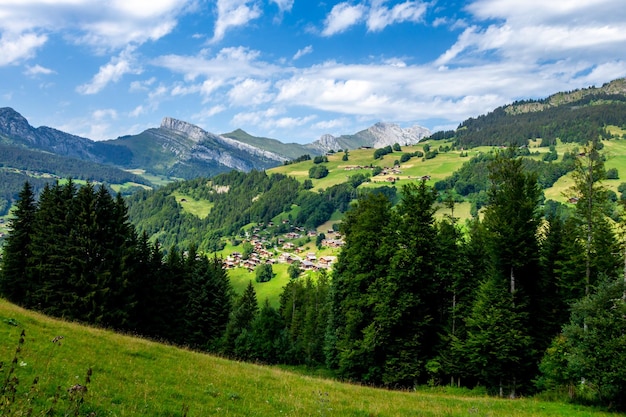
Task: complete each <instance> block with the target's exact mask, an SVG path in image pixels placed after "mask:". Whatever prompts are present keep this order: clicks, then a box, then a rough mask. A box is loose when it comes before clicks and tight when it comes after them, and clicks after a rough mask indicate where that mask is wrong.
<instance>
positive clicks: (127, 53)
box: [76, 47, 141, 94]
mask: <svg viewBox="0 0 626 417" xmlns="http://www.w3.org/2000/svg"><path fill="white" fill-rule="evenodd" d="M132 49H133V48H130V47H129V48H127V49H126V50H124V51H123V52H122V53H121V54H120V55H119V56H117V57H113V58H111V60H110V61H109V63H108V64H106V65H103V66H101V67H100V70H99V71H98V73H97V74H96V75H94V76H93V78H92V79H91V82H89V83H86V84H82V85H80V86H78V87H77V88H76V91H77V92H79V93H80V94H96V93H99V92H100V91H102V89H104V88H105V87H106V86H107V85H108V84H109V83H112V82H113V83H115V82H118V81H119V80H120V78H122V76H124V75H125V74H140V73H141V68H139V67H138V66H137V65H136V64H135V62H134V58H133V56H132V52H133V50H132Z"/></svg>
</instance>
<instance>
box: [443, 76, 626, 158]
mask: <svg viewBox="0 0 626 417" xmlns="http://www.w3.org/2000/svg"><path fill="white" fill-rule="evenodd" d="M608 125H612V126H620V127H621V126H625V125H626V80H625V79H619V80H615V81H613V82H611V83H607V84H605V85H604V86H602V87H599V88H593V87H592V88H588V89H582V90H576V91H573V92H568V93H557V94H554V95H552V96H550V97H548V98H546V99H543V100H527V101H520V102H515V103H513V104H510V105H506V106H501V107H498V108H497V109H495V110H493V111H492V112H490V113H488V114H486V115H481V116H478V117H476V118H470V119H468V120H466V121H464V122H462V123H461V124H460V125H459V127H458V128H457V129H456V130H454V131H448V132H436V133H434V134H433V135H432V136H431V137H432V138H453V137H454V138H455V139H456V142H457V144H458V145H459V146H464V147H475V146H485V145H489V146H500V145H506V146H525V145H527V143H528V140H533V139H541V140H542V144H543V146H548V145H554V144H556V141H557V139H559V140H561V141H563V142H576V143H585V142H587V141H588V140H590V139H591V138H593V137H598V136H600V137H603V138H609V137H611V134H610V133H609V132H608V131H606V129H605V128H606V126H608Z"/></svg>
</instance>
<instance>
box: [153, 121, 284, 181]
mask: <svg viewBox="0 0 626 417" xmlns="http://www.w3.org/2000/svg"><path fill="white" fill-rule="evenodd" d="M161 129H166V130H170V131H173V132H176V133H177V134H182V135H184V136H186V137H187V138H189V139H191V140H192V141H193V142H195V143H196V145H195V146H194V147H193V149H192V154H193V153H194V150H195V151H196V153H198V155H194V156H193V157H194V158H198V159H212V160H215V161H217V162H219V163H221V164H223V165H226V166H228V167H229V168H233V169H241V168H239V167H242V166H248V165H250V164H246V163H244V162H245V161H239V160H238V159H241V158H236V157H234V156H233V155H231V154H229V149H230V150H237V151H240V152H243V153H244V154H249V155H252V156H254V157H257V158H261V159H265V160H267V161H274V162H276V164H279V163H282V162H284V161H286V160H287V158H285V157H284V156H281V155H278V154H277V153H274V152H269V151H266V150H264V149H261V148H257V147H256V146H252V145H249V144H247V143H243V142H240V141H238V140H235V139H231V138H227V137H224V136H220V135H216V134H214V133H210V132H207V131H205V130H203V129H202V128H200V127H198V126H196V125H192V124H191V123H187V122H184V121H182V120H177V119H173V118H171V117H165V118H163V120H162V122H161ZM207 143H208V144H215V143H217V144H219V145H221V146H220V147H221V148H222V149H221V152H218V150H217V149H206V148H207ZM203 148H205V149H203ZM252 165H254V164H252ZM253 167H254V166H253ZM250 169H251V168H248V169H243V170H245V171H249V170H250Z"/></svg>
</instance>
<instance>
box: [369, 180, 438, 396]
mask: <svg viewBox="0 0 626 417" xmlns="http://www.w3.org/2000/svg"><path fill="white" fill-rule="evenodd" d="M436 199H437V192H436V191H435V190H434V189H433V188H431V187H428V186H427V185H426V182H425V181H422V182H420V183H419V185H415V184H410V185H408V186H404V187H403V189H402V200H401V202H400V204H399V205H398V207H397V211H398V215H399V217H398V223H397V224H396V225H394V226H395V228H394V230H396V231H397V232H396V233H394V235H395V236H397V237H396V238H395V239H393V240H395V242H392V243H391V242H390V244H389V245H388V248H389V250H390V256H391V264H390V267H389V271H388V273H387V274H386V276H383V277H381V278H380V279H379V280H378V281H377V282H376V284H375V285H374V287H373V290H372V291H371V292H372V297H374V298H375V299H376V304H375V319H374V323H373V325H371V326H370V327H369V328H368V329H367V332H366V337H369V338H371V340H379V342H377V343H378V344H379V348H378V349H379V350H380V351H381V353H379V354H378V355H381V356H382V358H383V364H384V366H383V368H382V382H383V383H384V384H386V385H401V386H413V385H415V384H416V383H418V382H419V380H420V378H422V377H423V376H424V366H425V363H426V361H427V360H428V359H431V358H432V357H433V356H434V355H435V354H436V349H435V348H436V347H437V345H438V343H439V335H440V334H441V333H442V331H443V324H444V321H443V317H442V316H441V313H442V306H443V305H444V303H445V300H447V299H449V297H448V294H447V290H448V288H446V283H445V282H443V281H441V280H440V279H439V278H440V276H439V274H438V271H437V255H438V251H439V249H440V248H439V244H438V236H437V228H436V227H435V219H434V213H435V207H434V203H435V201H436ZM383 352H384V353H383Z"/></svg>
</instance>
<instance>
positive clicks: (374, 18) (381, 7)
mask: <svg viewBox="0 0 626 417" xmlns="http://www.w3.org/2000/svg"><path fill="white" fill-rule="evenodd" d="M377 3H378V4H375V5H373V7H372V8H371V10H370V12H369V15H368V17H367V30H369V31H370V32H378V31H381V30H383V29H385V28H386V27H387V26H390V25H393V24H395V23H402V22H420V21H421V20H422V19H423V16H424V14H425V13H426V9H427V8H428V6H427V4H426V3H422V2H418V1H405V2H404V3H400V4H396V5H395V6H393V7H391V8H388V7H385V4H384V2H377Z"/></svg>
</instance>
